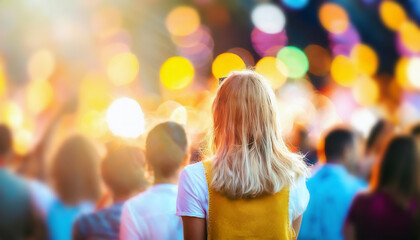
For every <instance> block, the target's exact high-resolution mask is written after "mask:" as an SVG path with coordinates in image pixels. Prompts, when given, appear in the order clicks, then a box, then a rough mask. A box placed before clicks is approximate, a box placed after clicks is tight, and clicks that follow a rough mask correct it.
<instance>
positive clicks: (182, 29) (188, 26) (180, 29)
mask: <svg viewBox="0 0 420 240" xmlns="http://www.w3.org/2000/svg"><path fill="white" fill-rule="evenodd" d="M199 26H200V15H199V14H198V12H197V10H195V8H193V7H190V6H178V7H176V8H174V9H172V10H171V12H170V13H169V14H168V16H167V17H166V28H167V29H168V31H169V32H170V33H171V34H172V35H175V36H186V35H189V34H192V33H193V32H195V31H196V30H197V28H198V27H199Z"/></svg>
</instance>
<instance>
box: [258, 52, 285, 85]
mask: <svg viewBox="0 0 420 240" xmlns="http://www.w3.org/2000/svg"><path fill="white" fill-rule="evenodd" d="M255 71H256V72H258V73H259V74H261V75H263V76H264V77H265V78H266V79H267V81H268V83H269V84H270V86H271V87H272V88H273V89H277V88H279V87H281V86H282V85H283V84H284V83H285V82H286V80H287V68H286V66H285V65H284V63H282V62H281V61H280V60H278V59H277V58H275V57H264V58H261V59H260V61H258V62H257V64H256V65H255Z"/></svg>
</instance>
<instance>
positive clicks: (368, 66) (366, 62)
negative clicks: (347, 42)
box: [351, 44, 378, 76]
mask: <svg viewBox="0 0 420 240" xmlns="http://www.w3.org/2000/svg"><path fill="white" fill-rule="evenodd" d="M351 58H352V60H353V61H354V63H355V65H356V68H357V70H358V71H359V72H360V73H362V74H366V75H368V76H372V75H373V74H375V73H376V70H377V68H378V56H376V53H375V50H373V49H372V48H371V47H369V46H368V45H365V44H356V45H355V46H354V47H353V49H352V50H351Z"/></svg>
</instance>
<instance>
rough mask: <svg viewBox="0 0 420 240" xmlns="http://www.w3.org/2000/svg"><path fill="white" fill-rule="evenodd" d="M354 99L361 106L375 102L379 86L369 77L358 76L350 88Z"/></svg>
mask: <svg viewBox="0 0 420 240" xmlns="http://www.w3.org/2000/svg"><path fill="white" fill-rule="evenodd" d="M352 93H353V97H354V99H355V100H356V101H357V102H358V103H359V104H360V105H362V106H370V105H373V104H375V103H376V102H377V101H378V98H379V87H378V84H377V83H376V82H375V80H373V79H371V78H370V77H366V76H364V77H360V78H359V79H357V81H356V82H355V83H354V86H353V89H352Z"/></svg>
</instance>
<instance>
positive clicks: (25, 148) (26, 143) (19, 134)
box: [13, 128, 34, 156]
mask: <svg viewBox="0 0 420 240" xmlns="http://www.w3.org/2000/svg"><path fill="white" fill-rule="evenodd" d="M33 141H34V136H33V134H32V133H31V132H30V131H28V130H26V129H24V128H17V129H16V131H15V132H14V134H13V150H14V151H15V152H16V153H17V154H18V155H21V156H23V155H25V154H27V153H28V152H29V150H30V149H31V147H32V144H33Z"/></svg>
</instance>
